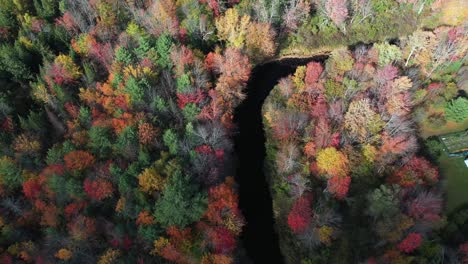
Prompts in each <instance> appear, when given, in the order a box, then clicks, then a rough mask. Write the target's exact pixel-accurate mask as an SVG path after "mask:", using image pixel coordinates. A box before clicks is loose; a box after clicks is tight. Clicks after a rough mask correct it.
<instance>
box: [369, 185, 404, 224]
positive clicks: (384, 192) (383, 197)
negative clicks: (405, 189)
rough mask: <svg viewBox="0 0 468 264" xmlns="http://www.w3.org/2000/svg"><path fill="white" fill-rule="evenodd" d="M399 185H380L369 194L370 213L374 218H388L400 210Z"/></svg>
mask: <svg viewBox="0 0 468 264" xmlns="http://www.w3.org/2000/svg"><path fill="white" fill-rule="evenodd" d="M399 191H400V189H399V187H398V186H396V185H394V186H391V187H387V186H385V185H380V187H379V188H378V189H375V190H374V191H373V192H371V193H370V194H369V195H368V196H367V200H368V202H369V208H368V213H369V214H370V215H371V216H372V217H374V218H388V217H392V216H394V215H396V214H397V213H398V212H399V208H398V205H399V202H400V201H399V200H398V194H399Z"/></svg>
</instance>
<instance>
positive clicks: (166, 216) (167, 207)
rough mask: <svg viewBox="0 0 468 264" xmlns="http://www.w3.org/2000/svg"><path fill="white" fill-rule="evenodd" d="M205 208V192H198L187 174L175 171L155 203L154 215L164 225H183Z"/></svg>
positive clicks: (196, 217) (193, 219) (195, 217)
mask: <svg viewBox="0 0 468 264" xmlns="http://www.w3.org/2000/svg"><path fill="white" fill-rule="evenodd" d="M206 208H207V197H206V194H205V193H203V192H200V190H199V188H198V187H197V186H196V185H194V184H192V183H191V182H190V178H189V177H188V176H184V175H182V174H181V173H175V175H174V176H172V177H171V178H170V179H169V182H168V184H167V185H166V189H165V190H164V191H163V195H162V197H161V199H160V200H158V202H157V203H156V210H155V213H154V216H155V218H156V219H157V221H158V222H160V223H161V224H162V225H163V226H165V227H168V226H172V225H176V226H178V227H185V226H187V225H189V224H191V223H193V222H195V221H197V220H199V219H200V218H201V216H202V215H203V213H204V212H205V210H206Z"/></svg>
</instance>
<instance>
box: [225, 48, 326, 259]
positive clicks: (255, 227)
mask: <svg viewBox="0 0 468 264" xmlns="http://www.w3.org/2000/svg"><path fill="white" fill-rule="evenodd" d="M325 58H326V57H325V56H316V57H313V58H300V59H295V58H288V59H283V60H277V61H272V62H268V63H265V64H261V65H258V66H256V67H255V68H254V69H253V71H252V75H251V77H250V79H249V82H248V84H247V91H246V93H247V98H246V99H245V100H244V101H243V102H242V104H241V105H239V106H238V107H237V109H236V111H235V113H234V122H235V123H236V124H237V125H238V131H237V132H238V133H236V135H235V137H234V145H235V151H236V155H237V158H238V162H237V174H236V175H237V176H236V181H237V183H238V184H239V206H240V208H241V210H242V213H243V215H244V217H245V219H246V222H247V223H246V226H245V227H244V230H243V232H242V235H241V240H242V244H243V247H244V249H245V250H246V254H247V256H248V257H249V258H250V259H251V261H252V262H253V263H259V264H267V263H268V264H274V263H278V264H281V263H284V261H283V257H282V255H281V251H280V246H279V242H278V236H277V234H276V232H275V225H274V217H273V210H272V200H271V194H270V189H269V186H268V183H267V181H266V178H265V173H264V159H265V154H266V153H265V134H264V131H263V122H262V113H261V111H262V105H263V102H264V101H265V99H266V97H267V96H268V94H269V93H270V91H271V90H272V89H273V87H274V86H275V85H276V84H277V83H278V81H279V80H280V79H281V78H283V77H286V76H288V75H290V74H292V73H294V71H295V70H296V68H297V66H300V65H306V64H307V62H309V61H312V60H314V61H323V60H324V59H325Z"/></svg>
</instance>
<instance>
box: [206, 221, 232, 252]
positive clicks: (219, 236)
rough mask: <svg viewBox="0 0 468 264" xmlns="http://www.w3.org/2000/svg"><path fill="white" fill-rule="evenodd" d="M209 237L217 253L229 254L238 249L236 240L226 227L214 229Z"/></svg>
mask: <svg viewBox="0 0 468 264" xmlns="http://www.w3.org/2000/svg"><path fill="white" fill-rule="evenodd" d="M209 237H210V239H211V243H212V244H213V249H214V251H215V253H218V254H227V253H230V252H232V251H233V250H234V248H235V247H236V238H235V237H234V236H233V234H232V233H231V232H230V231H229V230H228V229H226V228H224V227H219V226H218V227H214V228H213V229H211V231H210V232H209Z"/></svg>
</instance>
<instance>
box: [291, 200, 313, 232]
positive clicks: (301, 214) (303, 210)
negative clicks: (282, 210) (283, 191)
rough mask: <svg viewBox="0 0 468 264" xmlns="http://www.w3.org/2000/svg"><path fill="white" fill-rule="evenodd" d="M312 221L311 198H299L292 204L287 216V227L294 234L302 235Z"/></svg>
mask: <svg viewBox="0 0 468 264" xmlns="http://www.w3.org/2000/svg"><path fill="white" fill-rule="evenodd" d="M311 220H312V212H311V198H310V197H309V196H301V197H299V198H298V199H297V200H296V201H295V202H294V204H293V206H292V208H291V211H290V212H289V214H288V225H289V228H291V230H292V231H293V232H294V233H303V232H304V231H306V230H307V228H308V227H309V224H310V221H311Z"/></svg>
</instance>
